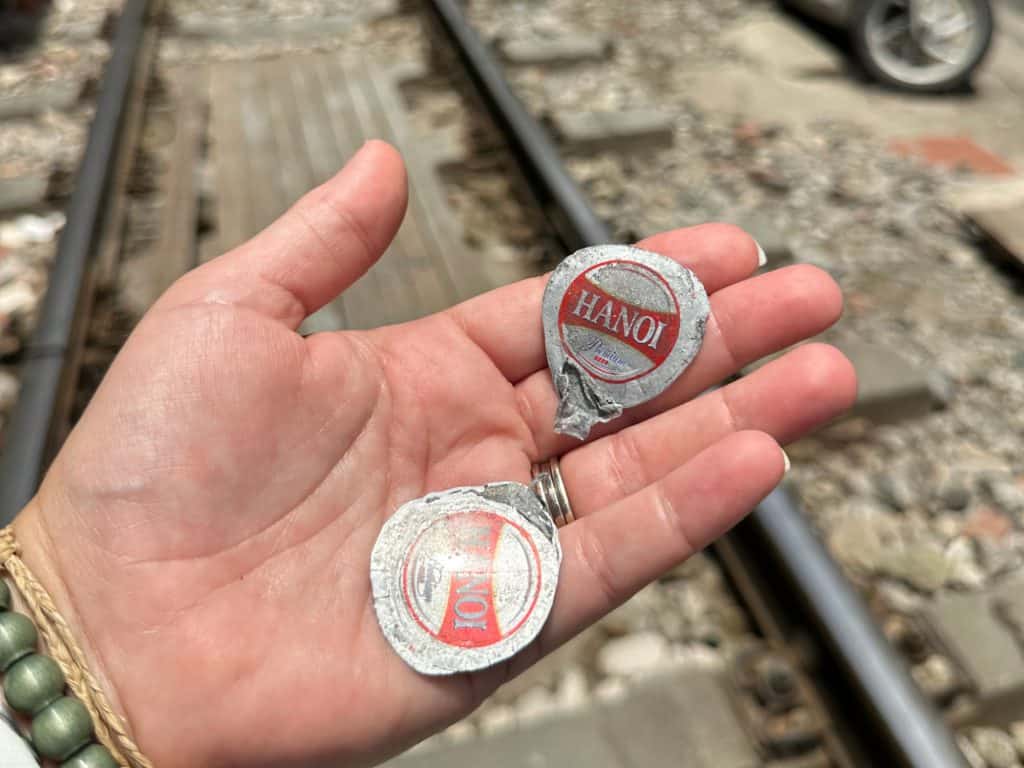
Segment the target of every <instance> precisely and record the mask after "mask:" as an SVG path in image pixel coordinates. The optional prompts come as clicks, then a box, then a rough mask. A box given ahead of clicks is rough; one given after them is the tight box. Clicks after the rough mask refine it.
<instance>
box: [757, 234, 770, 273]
mask: <svg viewBox="0 0 1024 768" xmlns="http://www.w3.org/2000/svg"><path fill="white" fill-rule="evenodd" d="M754 245H756V246H757V266H758V267H759V268H760V267H763V266H764V265H765V264H767V263H768V256H767V254H765V252H764V248H762V247H761V244H760V243H759V242H757V240H755V241H754Z"/></svg>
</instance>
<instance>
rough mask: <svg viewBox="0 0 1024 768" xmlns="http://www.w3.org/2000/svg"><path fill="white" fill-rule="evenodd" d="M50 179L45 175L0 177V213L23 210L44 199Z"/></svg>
mask: <svg viewBox="0 0 1024 768" xmlns="http://www.w3.org/2000/svg"><path fill="white" fill-rule="evenodd" d="M49 185H50V181H49V179H48V178H46V177H45V176H23V177H19V178H11V179H0V213H10V212H13V211H23V210H25V209H27V208H31V207H33V206H36V205H39V204H40V203H42V202H43V200H45V199H46V193H47V190H48V188H49Z"/></svg>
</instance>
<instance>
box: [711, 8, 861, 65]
mask: <svg viewBox="0 0 1024 768" xmlns="http://www.w3.org/2000/svg"><path fill="white" fill-rule="evenodd" d="M724 40H725V43H726V44H728V45H732V46H734V47H735V48H736V49H737V51H738V52H739V53H740V55H741V56H744V57H746V58H748V59H750V60H752V61H754V62H756V63H757V65H758V69H760V70H762V71H766V72H770V73H772V74H776V75H780V76H783V77H793V78H806V77H821V76H828V75H832V76H836V77H839V76H842V75H843V74H844V72H845V69H846V67H845V63H844V62H843V60H842V58H841V57H840V56H839V55H838V54H837V53H836V51H835V49H834V48H833V47H832V46H831V45H829V44H828V43H826V42H824V41H822V40H821V39H820V38H819V37H818V36H817V35H815V34H814V33H813V32H811V31H809V30H808V29H806V28H804V27H802V26H800V25H798V24H794V23H793V22H792V21H790V20H788V19H785V18H782V17H762V18H755V19H752V20H751V21H749V22H747V23H745V24H741V25H739V26H737V27H736V28H735V29H733V30H731V31H729V32H727V33H726V34H725V36H724Z"/></svg>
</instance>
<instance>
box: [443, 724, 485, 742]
mask: <svg viewBox="0 0 1024 768" xmlns="http://www.w3.org/2000/svg"><path fill="white" fill-rule="evenodd" d="M476 735H477V734H476V727H475V726H474V725H473V724H472V723H471V722H469V721H468V720H459V722H457V723H453V724H452V725H449V726H448V728H446V729H445V731H444V736H445V738H446V739H447V740H448V742H449V743H451V744H464V743H465V742H467V741H472V740H473V739H475V738H476Z"/></svg>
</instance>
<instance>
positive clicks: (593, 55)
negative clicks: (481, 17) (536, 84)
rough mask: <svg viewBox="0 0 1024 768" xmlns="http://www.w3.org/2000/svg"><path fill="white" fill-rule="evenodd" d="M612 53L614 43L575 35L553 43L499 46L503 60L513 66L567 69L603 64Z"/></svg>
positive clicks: (537, 40) (504, 43)
mask: <svg viewBox="0 0 1024 768" xmlns="http://www.w3.org/2000/svg"><path fill="white" fill-rule="evenodd" d="M611 50H612V44H611V41H610V40H609V39H608V38H607V37H600V36H596V35H574V36H571V37H559V38H555V39H551V40H545V39H541V38H528V39H521V40H516V39H513V40H502V41H501V42H500V43H499V44H498V52H499V53H500V54H501V58H502V59H503V60H504V61H505V62H506V63H507V64H511V65H513V66H544V67H566V66H572V65H575V64H581V63H586V62H601V61H604V60H605V59H607V58H608V56H609V55H610V54H611Z"/></svg>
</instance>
